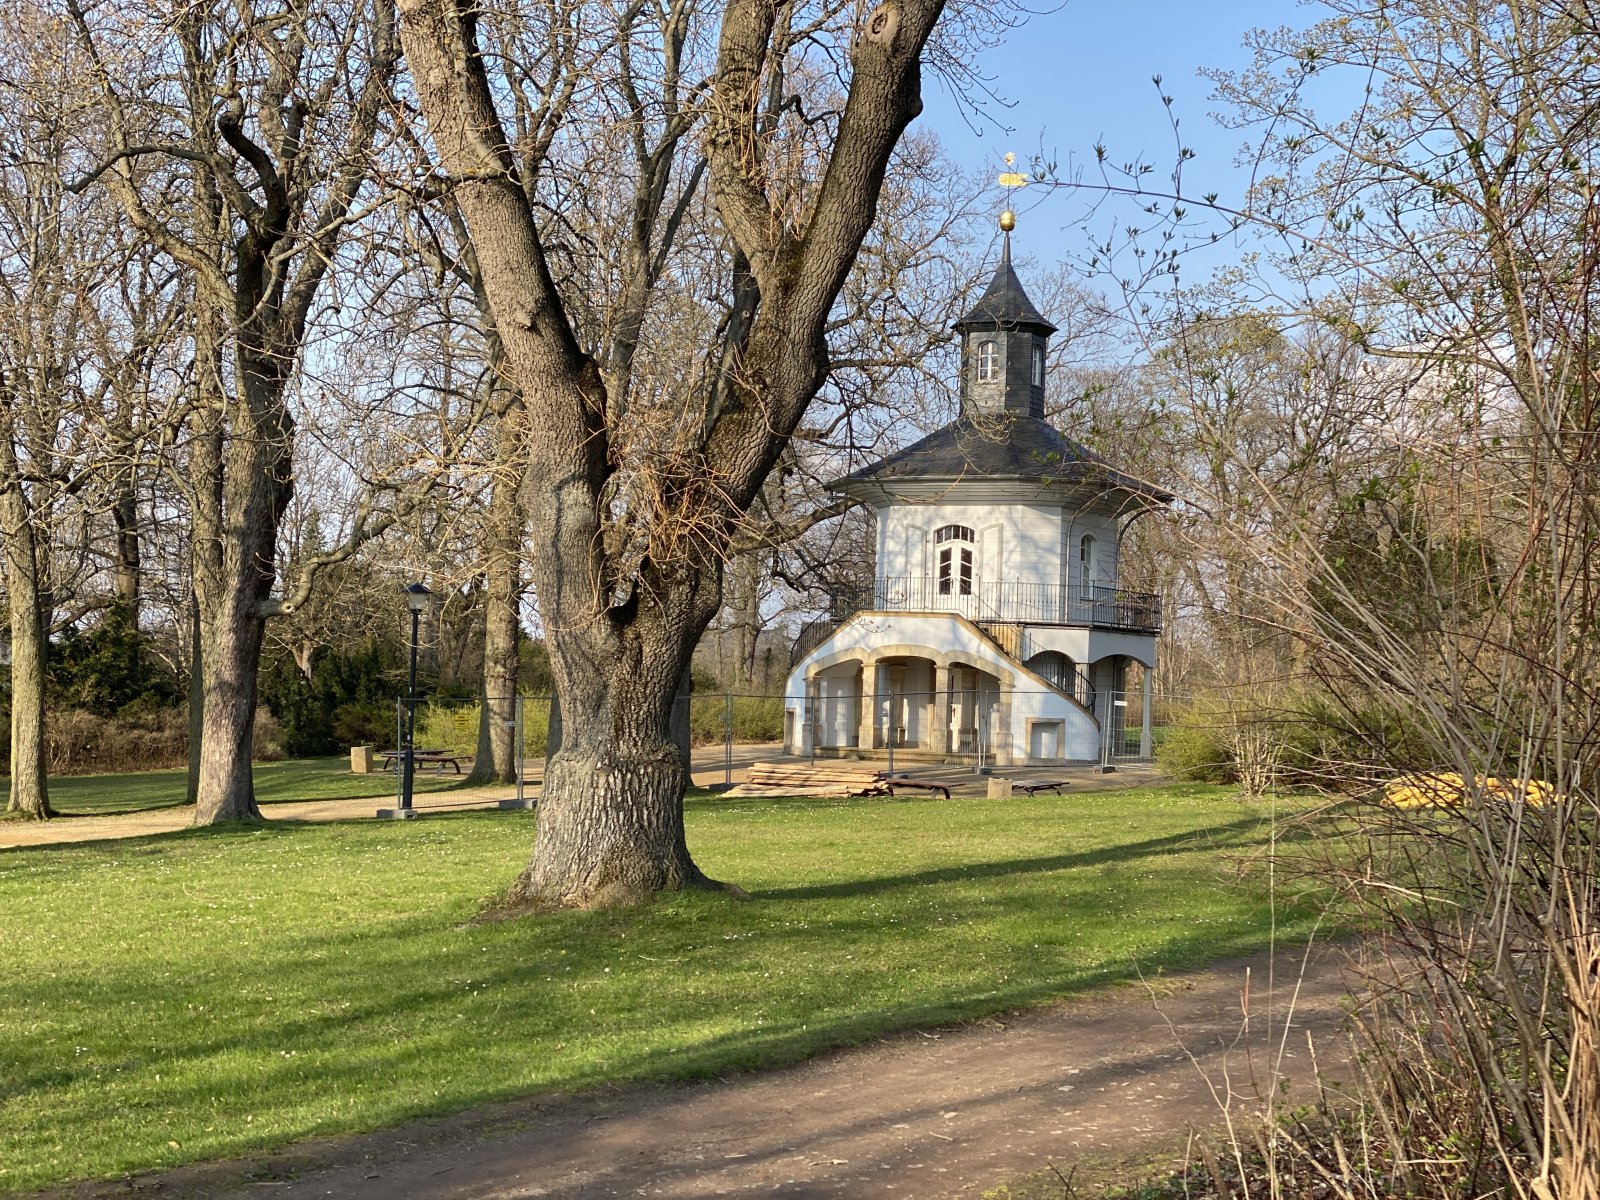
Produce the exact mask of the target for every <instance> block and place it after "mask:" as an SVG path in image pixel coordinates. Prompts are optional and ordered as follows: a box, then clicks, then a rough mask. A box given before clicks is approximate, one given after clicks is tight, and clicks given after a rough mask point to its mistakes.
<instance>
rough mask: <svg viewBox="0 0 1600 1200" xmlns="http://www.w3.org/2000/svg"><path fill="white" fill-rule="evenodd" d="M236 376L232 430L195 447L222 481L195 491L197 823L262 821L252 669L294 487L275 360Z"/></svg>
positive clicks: (251, 364)
mask: <svg viewBox="0 0 1600 1200" xmlns="http://www.w3.org/2000/svg"><path fill="white" fill-rule="evenodd" d="M238 373H239V376H240V379H239V393H240V395H242V396H243V398H244V403H242V404H241V403H237V402H232V401H224V404H225V406H226V407H227V408H228V409H229V410H231V416H230V419H229V421H228V425H229V428H230V429H231V431H232V434H233V436H231V437H229V438H228V439H227V440H226V442H225V443H224V444H223V445H221V446H220V447H219V446H218V445H217V442H216V441H215V440H212V439H199V440H198V441H199V442H201V443H203V445H204V450H203V451H202V450H201V449H199V448H197V451H196V454H197V457H198V456H199V455H201V454H202V453H209V454H214V453H216V452H217V451H218V450H220V453H221V458H220V461H219V462H216V463H212V464H208V466H210V468H211V470H212V472H213V473H212V476H211V477H212V478H220V480H221V484H220V486H218V487H214V488H213V487H199V488H197V489H196V490H195V492H194V500H195V506H194V518H195V545H196V548H197V551H198V553H197V567H198V569H197V570H196V572H195V599H196V602H197V603H198V605H199V608H200V643H201V645H200V657H201V661H202V662H203V663H204V664H205V674H204V676H203V678H204V680H205V704H204V707H203V709H202V717H201V733H200V775H199V790H198V794H197V795H196V797H195V810H194V823H195V824H196V825H214V824H218V823H220V822H223V821H259V820H261V819H262V817H261V810H260V808H258V807H257V805H256V799H255V781H254V778H253V776H252V771H251V760H252V748H253V745H254V740H255V716H256V676H257V674H258V673H259V668H260V662H261V643H262V639H263V637H264V635H265V632H266V615H265V612H266V610H265V607H264V606H265V603H266V600H267V598H268V596H270V595H271V594H272V585H273V583H274V582H275V581H276V579H277V566H276V561H275V555H276V551H277V545H278V527H279V524H280V523H281V522H282V520H283V513H284V509H285V508H286V507H287V506H288V503H289V497H290V494H291V493H292V491H293V478H292V475H291V471H292V461H291V460H292V454H293V446H294V435H293V422H292V421H291V420H290V418H289V415H288V412H287V409H286V407H285V405H284V399H283V389H284V386H285V383H286V381H285V380H284V378H283V376H282V367H281V365H280V361H279V360H277V359H273V358H269V357H267V356H266V355H264V354H249V353H244V354H241V356H240V362H239V366H238ZM218 468H220V470H218ZM224 531H226V533H225V535H224Z"/></svg>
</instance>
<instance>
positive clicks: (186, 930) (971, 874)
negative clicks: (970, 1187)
mask: <svg viewBox="0 0 1600 1200" xmlns="http://www.w3.org/2000/svg"><path fill="white" fill-rule="evenodd" d="M1265 811H1266V810H1265V809H1264V808H1262V807H1260V806H1257V805H1252V804H1247V803H1243V802H1241V801H1239V800H1237V799H1235V798H1233V796H1232V795H1231V793H1230V792H1228V791H1227V790H1226V789H1219V788H1212V787H1205V786H1201V785H1179V786H1174V787H1167V788H1161V789H1148V790H1140V791H1132V792H1125V793H1112V794H1098V795H1088V796H1082V797H1070V798H1063V797H1054V796H1041V797H1037V798H1031V799H1030V798H1026V797H1020V796H1019V797H1014V798H1012V799H1009V800H1000V801H974V800H968V799H958V800H952V801H938V800H904V801H886V800H846V801H835V800H780V801H774V800H750V799H741V800H731V799H707V798H691V799H690V801H689V802H688V820H689V838H690V845H691V846H692V847H693V848H694V849H695V852H696V855H697V858H698V861H699V862H700V863H701V865H702V866H703V867H704V868H706V869H707V870H708V871H709V872H710V873H711V874H712V875H714V876H715V877H717V878H721V879H727V880H732V881H735V882H737V883H739V884H741V885H743V886H744V887H745V888H747V889H749V891H750V892H752V893H753V895H754V900H753V901H752V902H751V903H743V904H741V903H738V902H735V901H733V900H731V899H729V898H727V897H725V896H720V895H706V894H693V895H676V896H670V897H666V898H664V899H662V900H661V901H659V902H658V903H656V904H654V905H652V906H650V907H647V908H644V909H640V910H634V911H628V912H620V913H590V914H579V913H573V914H563V915H559V916H555V917H545V918H524V919H521V920H513V921H506V922H502V923H499V924H485V925H479V924H472V923H470V919H471V917H472V916H473V914H474V913H475V912H477V911H478V910H479V908H480V907H481V906H482V904H483V903H484V902H485V900H486V899H488V898H489V897H491V896H492V895H493V894H494V893H495V892H496V891H498V890H499V889H501V888H503V887H504V886H505V885H506V884H508V883H509V882H510V880H511V879H512V877H513V876H514V875H515V873H516V872H517V870H518V869H519V868H520V866H521V865H522V863H523V862H524V861H525V858H526V855H527V852H528V847H529V842H530V839H531V838H532V836H533V832H534V824H533V821H532V817H531V814H525V813H516V812H505V813H501V812H495V813H470V814H455V815H449V816H437V817H430V818H429V819H427V820H424V821H417V822H377V821H361V822H347V823H337V824H324V825H288V824H285V825H268V826H266V827H263V828H255V829H226V830H192V831H187V832H183V833H176V834H170V835H166V836H162V837H157V838H144V839H138V840H130V841H123V842H101V843H91V844H84V845H76V846H65V847H49V848H35V849H24V850H11V851H5V852H0V945H3V946H4V947H5V960H4V961H5V969H4V971H3V972H0V997H3V1000H0V1190H22V1189H30V1188H36V1187H41V1186H45V1185H50V1184H56V1183H61V1182H63V1181H67V1180H73V1179H83V1178H91V1177H99V1176H107V1175H114V1174H117V1173H121V1172H124V1171H137V1170H142V1169H146V1168H152V1167H161V1166H168V1165H173V1164H177V1163H181V1162H186V1161H191V1160H195V1159H207V1158H218V1157H223V1156H227V1155H237V1154H242V1153H245V1152H247V1151H254V1150H262V1149H265V1148H268V1147H273V1146H281V1145H284V1144H285V1143H288V1142H292V1141H294V1140H297V1139H301V1138H306V1137H309V1136H313V1135H319V1136H320V1135H327V1134H332V1133H337V1132H343V1131H350V1130H358V1129H366V1128H372V1127H375V1126H379V1125H384V1124H389V1123H393V1122H398V1121H402V1120H405V1119H407V1118H410V1117H416V1116H419V1115H423V1114H429V1113H440V1112H445V1111H448V1110H452V1109H460V1108H463V1107H466V1106H468V1105H473V1104H478V1103H481V1102H484V1101H489V1100H493V1099H497V1098H504V1097H509V1096H516V1095H525V1094H529V1093H536V1092H542V1091H547V1090H551V1089H558V1088H559V1089H569V1088H579V1087H585V1086H590V1085H593V1084H597V1083H600V1082H603V1081H615V1080H632V1079H647V1078H653V1079H664V1078H682V1077H688V1076H703V1075H709V1074H712V1073H715V1072H719V1071H723V1070H726V1069H728V1068H740V1067H756V1066H765V1065H772V1064H776V1063H782V1062H788V1061H792V1060H795V1059H798V1058H800V1057H802V1056H804V1055H806V1054H809V1053H812V1052H814V1051H816V1050H819V1049H821V1048H823V1047H827V1046H835V1045H839V1044H842V1043H850V1042H856V1041H860V1040H862V1039H866V1038H869V1037H871V1036H873V1035H875V1034H878V1033H881V1032H883V1031H885V1030H890V1029H897V1028H905V1027H908V1026H917V1025H921V1026H926V1025H931V1024H937V1023H941V1022H948V1021H952V1020H958V1019H961V1018H970V1017H975V1016H978V1015H980V1014H983V1013H989V1012H995V1011H999V1010H1004V1009H1009V1008H1015V1007H1018V1006H1023V1005H1029V1004H1034V1003H1038V1002H1041V1001H1045V1000H1049V999H1051V998H1054V997H1060V996H1066V995H1070V994H1071V993H1073V992H1077V991H1081V990H1083V989H1086V988H1092V987H1096V986H1099V985H1102V984H1106V983H1108V982H1111V981H1114V980H1125V979H1128V978H1130V976H1131V975H1132V974H1133V973H1134V971H1135V965H1136V964H1137V966H1138V968H1139V969H1140V970H1142V971H1144V972H1146V973H1149V972H1152V971H1157V970H1163V969H1175V968H1180V967H1187V966H1194V965H1197V964H1199V963H1201V962H1203V961H1205V960H1207V959H1210V958H1214V957H1217V956H1220V955H1226V954H1233V953H1237V952H1243V951H1248V950H1251V949H1254V948H1257V947H1260V946H1262V945H1264V944H1265V943H1266V941H1267V938H1268V932H1269V927H1270V926H1271V925H1272V923H1273V920H1274V917H1275V919H1276V922H1277V927H1278V932H1279V935H1280V936H1286V937H1287V936H1294V935H1296V934H1300V933H1303V932H1304V931H1305V930H1306V929H1307V928H1309V926H1310V924H1311V923H1312V921H1313V920H1314V917H1313V915H1312V913H1311V912H1310V910H1309V908H1307V907H1304V906H1300V905H1297V904H1296V903H1295V902H1294V901H1293V899H1292V898H1290V897H1285V896H1279V897H1278V898H1277V903H1276V905H1274V904H1273V903H1270V902H1269V898H1268V896H1267V894H1266V879H1267V870H1266V864H1265V862H1264V861H1255V862H1251V861H1248V860H1249V858H1250V856H1252V855H1255V854H1256V853H1257V852H1259V851H1261V850H1262V848H1263V847H1264V846H1265V844H1266V842H1267V839H1268V834H1269V828H1268V825H1267V823H1266V820H1265ZM1241 860H1245V861H1246V865H1245V866H1243V867H1241Z"/></svg>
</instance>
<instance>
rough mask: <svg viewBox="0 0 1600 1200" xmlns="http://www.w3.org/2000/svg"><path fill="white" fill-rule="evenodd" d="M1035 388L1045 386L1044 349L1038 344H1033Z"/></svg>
mask: <svg viewBox="0 0 1600 1200" xmlns="http://www.w3.org/2000/svg"><path fill="white" fill-rule="evenodd" d="M1033 386H1034V387H1043V386H1044V347H1043V346H1041V345H1040V344H1039V343H1038V342H1035V343H1034V344H1033Z"/></svg>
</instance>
